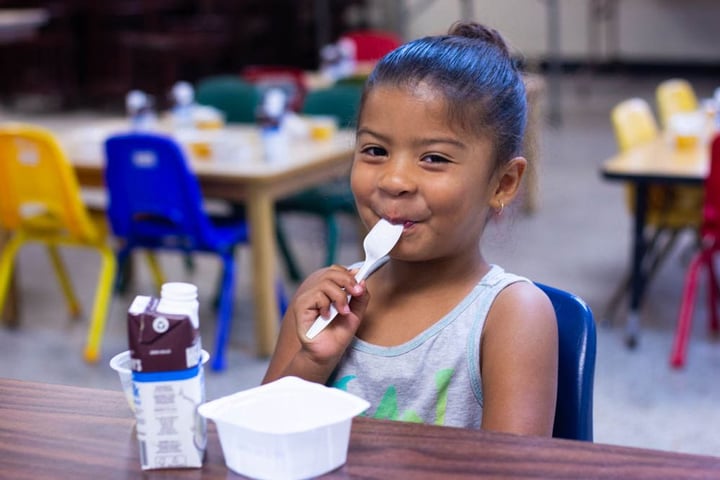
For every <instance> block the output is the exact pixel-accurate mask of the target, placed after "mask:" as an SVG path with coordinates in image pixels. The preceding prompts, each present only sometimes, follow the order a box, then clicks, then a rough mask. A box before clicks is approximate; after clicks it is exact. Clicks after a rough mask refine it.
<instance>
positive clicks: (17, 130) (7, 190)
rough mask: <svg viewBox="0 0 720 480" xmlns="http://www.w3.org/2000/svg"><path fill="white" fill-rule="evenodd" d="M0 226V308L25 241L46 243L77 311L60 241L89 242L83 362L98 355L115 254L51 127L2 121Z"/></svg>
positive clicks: (71, 306) (74, 312) (73, 311)
mask: <svg viewBox="0 0 720 480" xmlns="http://www.w3.org/2000/svg"><path fill="white" fill-rule="evenodd" d="M0 228H2V229H3V230H5V231H6V232H7V233H8V234H9V240H8V242H7V244H6V245H5V248H4V249H3V250H2V251H0V311H1V310H2V307H3V305H4V303H5V299H6V297H7V292H8V287H9V284H10V281H11V278H12V272H13V267H14V264H15V259H16V256H17V253H18V251H19V250H20V248H21V247H22V246H23V245H24V244H25V243H27V242H36V243H41V244H44V245H46V246H47V249H48V252H49V254H50V259H51V262H52V265H53V268H54V270H55V273H56V274H57V277H58V279H59V281H60V286H61V288H62V291H63V294H64V295H65V297H66V299H67V301H68V306H69V310H70V314H71V315H77V314H78V313H79V312H80V306H79V303H78V301H77V297H76V296H75V294H74V292H73V288H72V285H71V283H70V279H69V277H68V274H67V271H66V269H65V266H64V265H63V262H62V261H61V258H60V255H59V252H58V247H59V246H78V247H87V248H94V249H96V250H97V251H98V252H99V254H100V260H101V262H100V274H99V279H98V284H97V287H96V293H95V302H94V306H93V310H92V317H91V320H90V326H89V330H88V337H87V344H86V346H85V350H84V358H85V360H86V361H87V362H93V363H94V362H96V361H98V359H99V357H100V345H101V342H102V335H103V331H104V328H105V318H106V316H107V311H108V307H109V304H110V300H111V296H112V287H113V280H114V277H115V270H116V262H115V256H114V254H113V251H112V249H111V247H110V245H109V243H108V241H107V226H106V220H105V217H104V215H103V216H99V215H96V214H92V213H91V212H89V211H88V209H87V208H86V206H85V205H84V203H83V201H82V198H81V196H80V187H79V185H78V181H77V178H76V177H75V172H74V171H73V168H72V165H71V164H70V162H69V161H68V159H67V157H66V156H65V154H64V152H63V150H62V149H61V147H60V145H59V143H58V142H57V140H56V139H55V137H54V136H53V135H52V133H50V132H49V131H47V130H45V129H43V128H40V127H36V126H32V125H24V124H4V125H0Z"/></svg>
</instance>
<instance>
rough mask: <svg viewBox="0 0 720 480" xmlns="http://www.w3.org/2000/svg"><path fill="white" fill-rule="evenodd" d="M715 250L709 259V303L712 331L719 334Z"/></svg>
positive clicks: (719, 322)
mask: <svg viewBox="0 0 720 480" xmlns="http://www.w3.org/2000/svg"><path fill="white" fill-rule="evenodd" d="M714 253H715V252H714V251H713V252H711V253H710V255H709V257H710V258H709V259H708V264H707V265H708V275H709V276H710V282H709V284H708V288H709V290H710V291H709V292H708V299H709V305H708V307H709V308H710V333H711V334H713V335H717V334H718V332H719V331H720V321H719V320H718V311H717V304H718V294H719V293H720V285H718V279H717V275H716V274H715V263H714V261H713V259H714Z"/></svg>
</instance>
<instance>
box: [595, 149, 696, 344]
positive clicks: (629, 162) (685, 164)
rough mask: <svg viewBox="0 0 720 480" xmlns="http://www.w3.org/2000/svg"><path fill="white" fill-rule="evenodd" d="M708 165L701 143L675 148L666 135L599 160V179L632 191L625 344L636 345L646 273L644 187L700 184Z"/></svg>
mask: <svg viewBox="0 0 720 480" xmlns="http://www.w3.org/2000/svg"><path fill="white" fill-rule="evenodd" d="M708 168H709V150H708V147H707V145H706V144H705V143H704V142H698V144H696V145H695V146H693V147H688V148H682V149H681V148H676V147H675V145H674V143H673V142H672V141H671V140H670V138H668V137H667V136H661V137H660V138H658V139H656V140H655V141H653V142H651V143H647V144H644V145H641V146H638V147H635V148H633V149H630V150H628V151H627V152H622V153H619V154H617V155H615V156H613V157H611V158H609V159H608V160H606V161H605V162H604V163H603V166H602V170H601V173H602V176H603V178H605V179H607V180H612V181H622V182H630V183H632V184H633V185H634V187H635V192H636V193H635V195H636V205H635V219H634V225H633V247H632V265H631V272H632V273H631V274H632V280H631V293H630V308H629V311H628V318H627V323H626V327H625V333H626V339H627V343H628V345H629V346H631V347H633V346H634V345H635V344H636V342H637V335H638V332H639V329H640V317H639V315H640V307H641V304H642V298H643V294H644V289H645V284H646V277H647V272H646V271H644V269H643V259H644V257H645V254H646V253H647V242H648V239H647V238H646V237H645V223H646V215H647V193H648V186H649V185H652V184H671V185H700V184H702V182H703V181H704V179H705V177H706V176H707V172H708Z"/></svg>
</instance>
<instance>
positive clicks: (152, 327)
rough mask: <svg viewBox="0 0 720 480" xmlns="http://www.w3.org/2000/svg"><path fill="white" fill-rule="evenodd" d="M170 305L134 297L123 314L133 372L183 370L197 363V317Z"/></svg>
mask: <svg viewBox="0 0 720 480" xmlns="http://www.w3.org/2000/svg"><path fill="white" fill-rule="evenodd" d="M174 306H175V305H173V304H172V302H167V301H164V300H161V299H158V298H154V297H148V296H142V295H138V296H137V297H135V300H134V301H133V303H132V304H131V305H130V308H129V309H128V315H127V318H128V344H129V348H130V357H131V358H132V366H131V368H132V370H133V371H136V372H168V371H173V370H186V369H188V368H192V367H195V366H197V365H198V364H199V363H200V357H201V354H202V346H201V343H200V332H199V329H198V322H197V319H196V318H193V316H194V315H197V314H196V313H195V312H192V311H187V312H183V311H179V310H178V309H176V308H173V307H174Z"/></svg>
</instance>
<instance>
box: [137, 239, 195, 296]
mask: <svg viewBox="0 0 720 480" xmlns="http://www.w3.org/2000/svg"><path fill="white" fill-rule="evenodd" d="M145 256H146V258H147V262H148V266H149V267H150V275H151V276H152V278H153V282H154V283H155V288H156V289H157V291H158V293H159V292H160V290H161V289H162V286H163V283H165V275H163V272H162V269H161V268H160V263H158V260H157V257H156V256H155V252H153V251H151V250H147V251H146V252H145ZM185 258H187V256H185Z"/></svg>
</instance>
